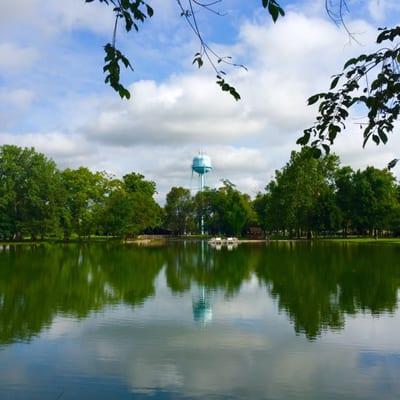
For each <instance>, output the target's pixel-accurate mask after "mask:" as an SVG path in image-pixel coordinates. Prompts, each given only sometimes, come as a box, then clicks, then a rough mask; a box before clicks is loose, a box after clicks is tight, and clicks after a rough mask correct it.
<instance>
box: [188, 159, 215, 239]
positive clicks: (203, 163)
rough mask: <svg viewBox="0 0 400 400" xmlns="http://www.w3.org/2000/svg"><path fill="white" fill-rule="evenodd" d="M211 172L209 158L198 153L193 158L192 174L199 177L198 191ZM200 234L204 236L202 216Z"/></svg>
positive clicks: (202, 187) (202, 217)
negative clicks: (206, 175) (207, 174)
mask: <svg viewBox="0 0 400 400" xmlns="http://www.w3.org/2000/svg"><path fill="white" fill-rule="evenodd" d="M211 170H212V165H211V158H210V157H209V156H207V155H206V154H203V153H201V152H200V153H199V154H198V155H197V156H196V157H194V158H193V163H192V172H195V173H196V174H198V176H199V189H200V191H201V192H202V191H203V189H204V178H205V174H206V173H207V172H210V171H211ZM200 225H201V227H200V228H201V234H202V235H204V216H203V215H202V216H201V223H200Z"/></svg>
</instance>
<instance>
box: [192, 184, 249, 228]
mask: <svg viewBox="0 0 400 400" xmlns="http://www.w3.org/2000/svg"><path fill="white" fill-rule="evenodd" d="M222 183H223V185H222V186H221V187H220V188H219V189H205V190H204V191H203V192H199V193H198V194H197V195H196V196H195V204H196V212H197V218H198V220H199V221H200V218H201V216H202V215H203V216H204V221H205V226H206V231H208V232H209V233H212V234H221V233H223V234H226V235H234V236H240V235H242V234H244V233H245V230H246V228H247V227H248V226H249V224H251V223H253V222H255V219H256V216H255V213H254V210H253V208H252V205H251V200H250V197H249V196H248V195H247V194H243V193H241V192H240V191H239V190H237V189H236V186H235V185H234V184H233V183H231V182H230V181H229V180H227V179H223V180H222Z"/></svg>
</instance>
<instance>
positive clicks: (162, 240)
mask: <svg viewBox="0 0 400 400" xmlns="http://www.w3.org/2000/svg"><path fill="white" fill-rule="evenodd" d="M208 240H209V238H199V237H187V238H186V237H152V238H137V239H128V240H124V239H119V238H91V239H81V240H79V239H71V240H68V241H64V240H62V239H43V240H37V241H32V240H23V241H15V242H14V241H0V246H7V245H12V246H23V245H43V244H65V245H68V244H91V243H120V244H139V245H153V244H168V243H169V242H171V243H173V242H184V241H186V242H188V241H189V242H200V241H208ZM300 242H301V243H315V242H322V243H323V242H325V243H329V242H330V243H350V244H366V243H369V244H372V243H381V244H400V238H376V239H375V238H370V237H351V238H314V239H237V241H236V243H237V244H261V243H300Z"/></svg>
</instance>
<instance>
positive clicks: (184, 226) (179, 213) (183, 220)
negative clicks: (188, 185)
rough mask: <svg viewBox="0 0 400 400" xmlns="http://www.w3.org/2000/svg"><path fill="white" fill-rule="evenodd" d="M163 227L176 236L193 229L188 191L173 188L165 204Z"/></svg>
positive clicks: (191, 203) (191, 201) (191, 202)
mask: <svg viewBox="0 0 400 400" xmlns="http://www.w3.org/2000/svg"><path fill="white" fill-rule="evenodd" d="M165 227H166V228H167V229H170V230H171V231H172V232H174V233H175V234H178V235H183V234H186V233H187V232H188V230H192V229H193V228H194V214H193V199H192V197H191V195H190V190H189V189H185V188H182V187H173V188H171V190H170V191H169V192H168V194H167V201H166V204H165Z"/></svg>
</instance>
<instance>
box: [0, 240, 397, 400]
mask: <svg viewBox="0 0 400 400" xmlns="http://www.w3.org/2000/svg"><path fill="white" fill-rule="evenodd" d="M399 260H400V246H396V245H389V244H378V243H377V244H345V243H334V242H314V243H306V242H297V243H294V242H275V243H269V244H258V245H247V244H242V245H240V246H239V247H237V248H232V249H227V248H221V249H216V248H212V247H210V246H209V245H208V244H206V243H189V242H185V243H184V242H181V243H175V244H173V243H172V244H168V245H165V246H158V247H157V246H156V247H140V246H136V245H132V244H127V245H122V244H113V243H98V244H83V245H78V244H69V245H62V244H59V245H37V246H30V245H24V246H0V399H2V400H6V399H7V400H8V399H10V400H11V399H12V400H18V399H24V400H26V399H40V400H48V399H51V400H56V399H62V400H67V399H85V400H86V399H96V400H100V399H285V400H287V399H383V398H384V399H398V398H399V397H400V379H399V376H400V334H399V333H400V319H399V316H400V315H399V310H398V304H399V295H398V294H399V287H400V264H399Z"/></svg>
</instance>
